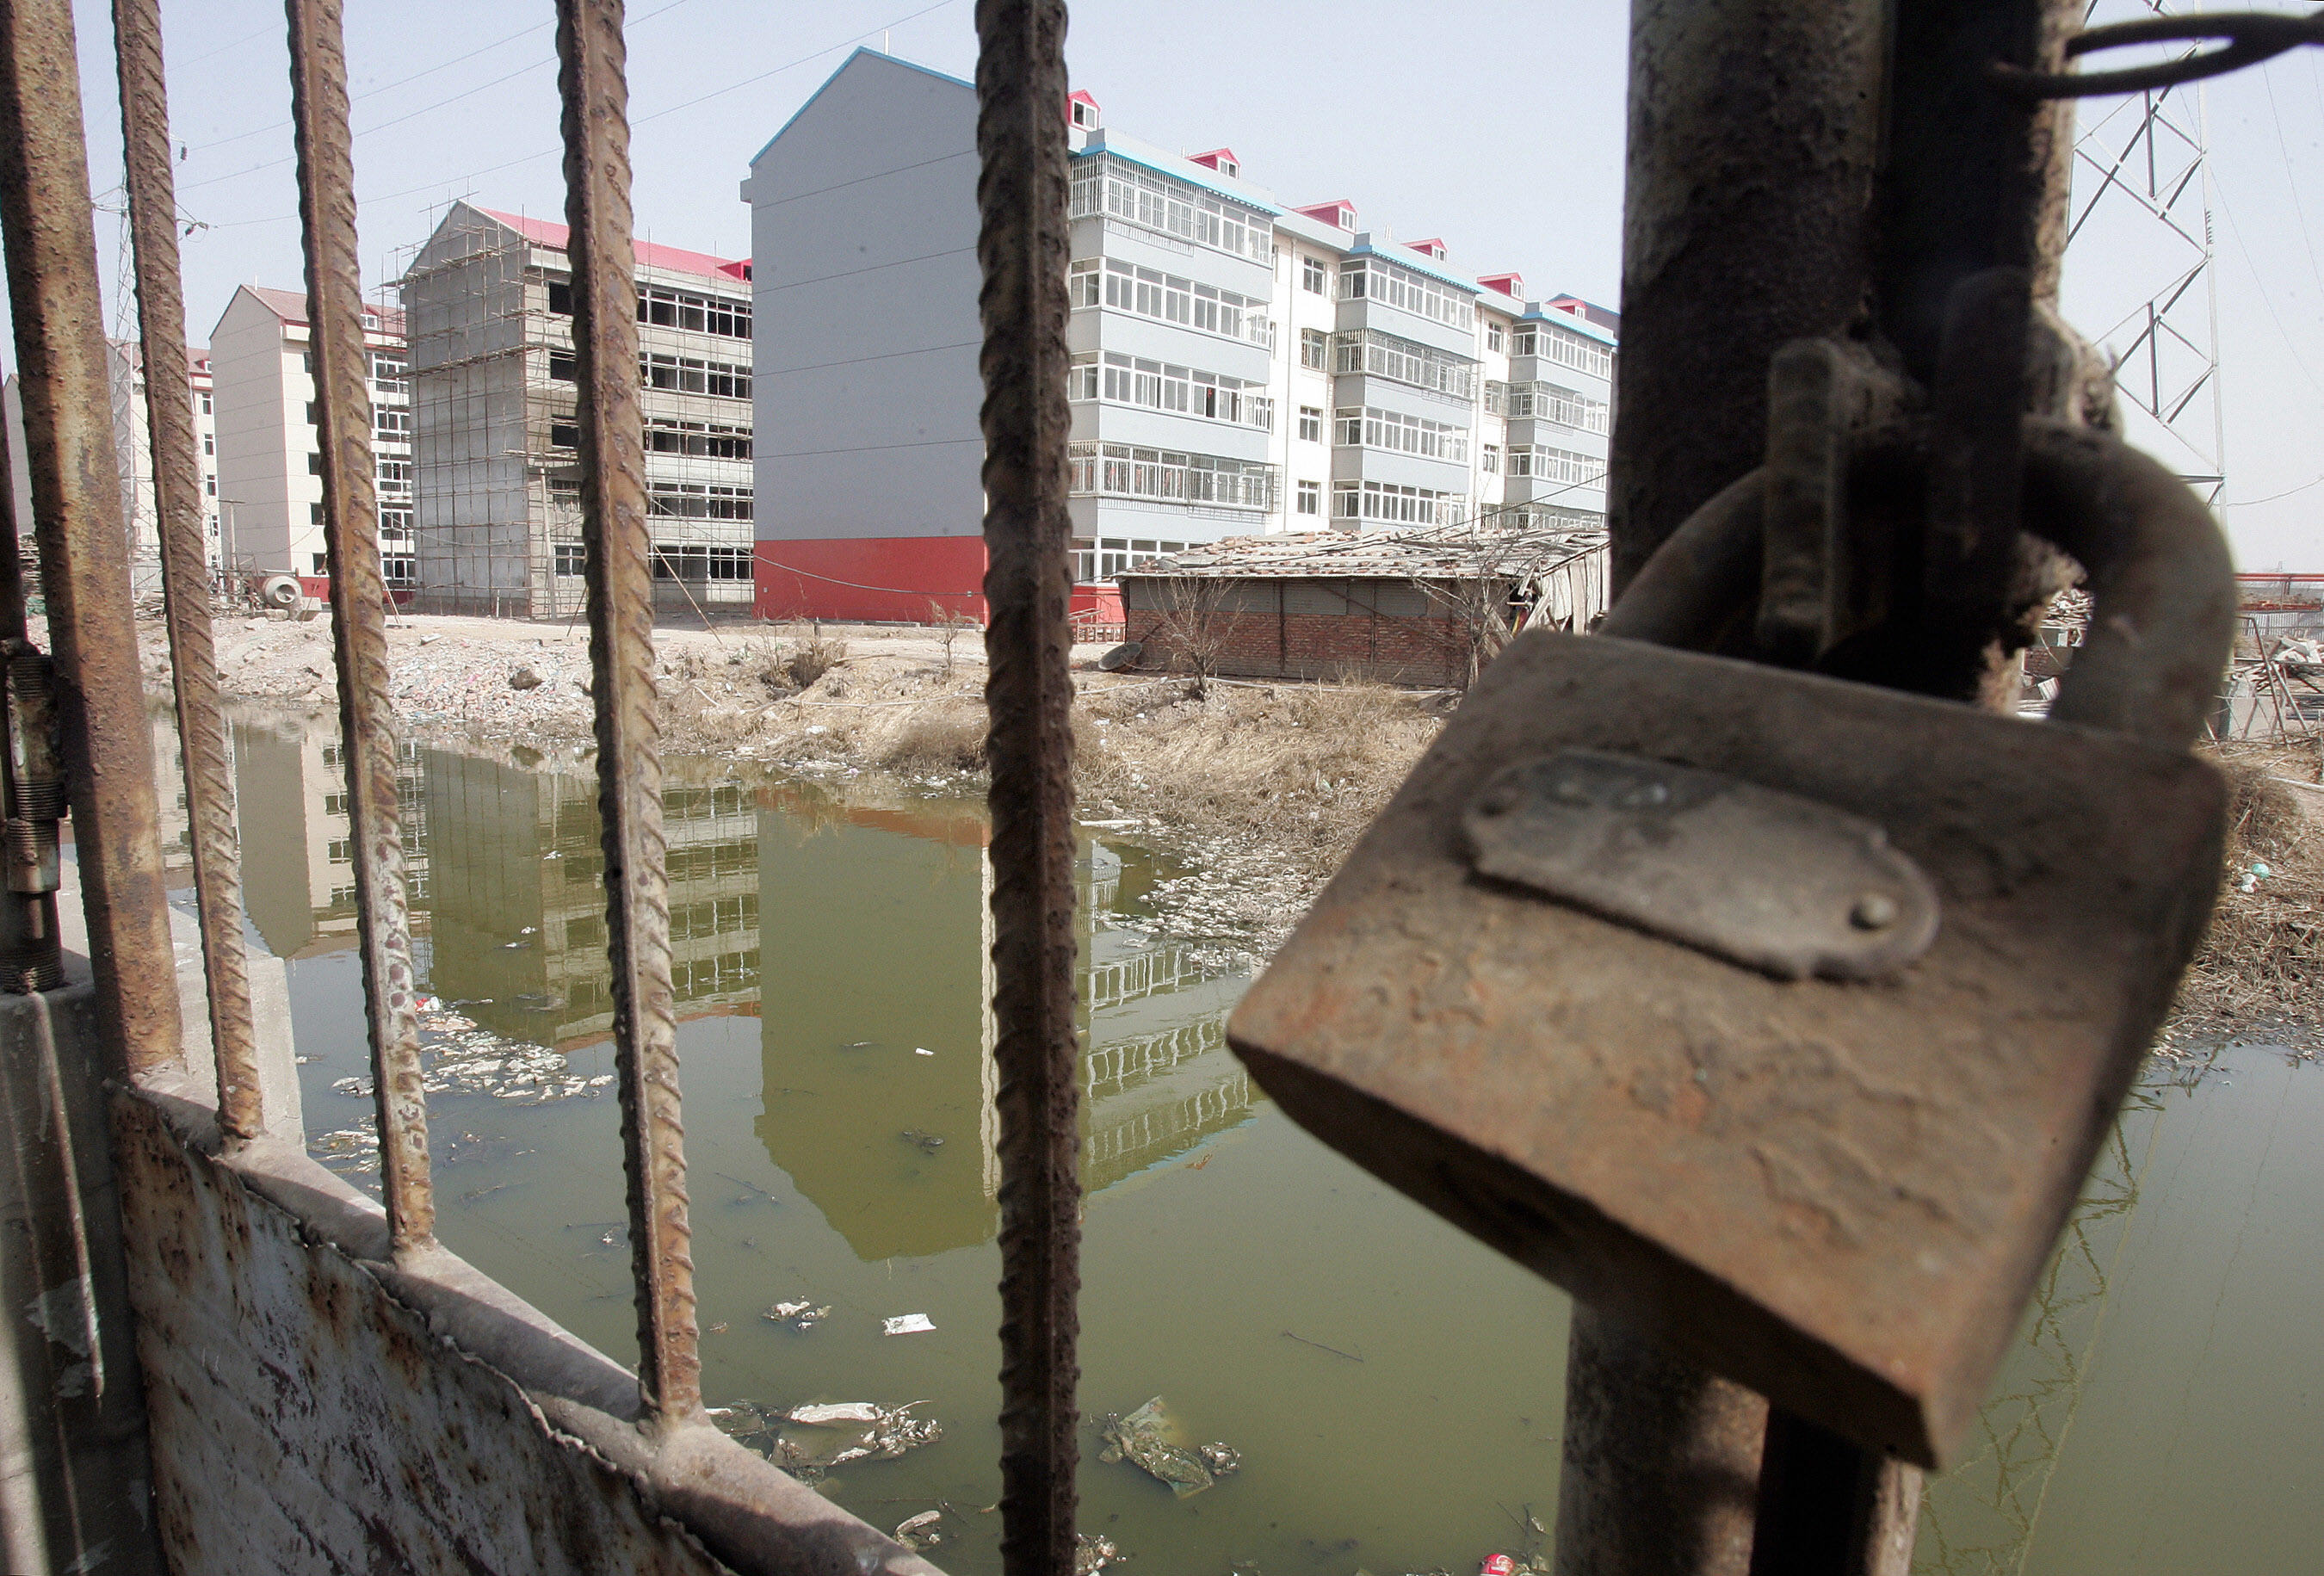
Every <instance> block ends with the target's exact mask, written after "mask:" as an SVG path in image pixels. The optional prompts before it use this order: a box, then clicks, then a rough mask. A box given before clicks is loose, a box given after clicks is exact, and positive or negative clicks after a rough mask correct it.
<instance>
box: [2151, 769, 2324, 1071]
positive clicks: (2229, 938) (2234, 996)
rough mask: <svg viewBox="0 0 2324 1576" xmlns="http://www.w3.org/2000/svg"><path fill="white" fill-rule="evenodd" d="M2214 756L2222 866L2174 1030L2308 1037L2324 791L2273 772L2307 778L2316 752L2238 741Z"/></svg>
mask: <svg viewBox="0 0 2324 1576" xmlns="http://www.w3.org/2000/svg"><path fill="white" fill-rule="evenodd" d="M2218 761H2219V764H2220V765H2221V766H2222V767H2223V768H2225V769H2226V770H2227V776H2228V781H2229V784H2230V788H2231V797H2230V799H2229V806H2228V832H2227V861H2226V868H2225V870H2224V871H2222V873H2221V880H2220V886H2219V903H2218V911H2217V912H2216V913H2215V914H2214V915H2213V916H2212V919H2211V928H2210V932H2209V935H2206V936H2205V937H2204V941H2203V948H2202V951H2201V952H2199V953H2198V954H2196V957H2195V962H2194V964H2193V966H2191V967H2190V969H2189V970H2188V972H2187V980H2186V983H2185V984H2184V985H2183V986H2182V987H2181V990H2180V993H2179V1006H2178V1013H2177V1018H2176V1019H2175V1021H2174V1024H2173V1028H2172V1032H2173V1035H2174V1037H2178V1038H2181V1039H2186V1038H2209V1037H2221V1036H2237V1037H2244V1036H2250V1035H2253V1034H2255V1033H2269V1034H2281V1033H2282V1032H2283V1031H2285V1030H2291V1031H2292V1033H2293V1036H2294V1037H2298V1038H2301V1039H2303V1040H2305V1039H2310V1038H2312V1037H2314V1036H2315V1034H2316V1033H2317V1028H2316V1027H2315V1026H2314V1025H2313V1023H2312V1021H2303V1020H2313V1019H2314V1018H2315V1017H2316V1015H2317V1003H2318V1002H2319V1000H2324V994H2319V992H2324V795H2319V794H2313V793H2309V792H2307V791H2305V790H2303V789H2301V788H2293V787H2291V786H2288V785H2287V784H2286V783H2284V782H2282V781H2280V780H2277V779H2282V778H2292V779H2297V780H2301V781H2306V780H2308V779H2310V778H2311V777H2312V776H2313V775H2314V770H2315V767H2314V761H2315V751H2312V750H2303V751H2297V752H2294V751H2282V750H2274V749H2241V750H2236V751H2233V752H2232V753H2223V754H2222V755H2221V756H2220V757H2218ZM2303 799H2309V800H2312V801H2316V802H2314V803H2302V800H2303ZM2261 869H2264V871H2265V872H2266V873H2265V874H2261V873H2260V870H2261ZM2246 884H2248V885H2249V887H2250V890H2248V891H2246V890H2245V887H2246Z"/></svg>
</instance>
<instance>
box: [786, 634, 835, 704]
mask: <svg viewBox="0 0 2324 1576" xmlns="http://www.w3.org/2000/svg"><path fill="white" fill-rule="evenodd" d="M846 660H847V642H846V641H843V640H840V639H839V638H837V637H836V636H832V635H825V633H824V632H823V625H821V624H820V623H815V624H810V625H808V626H807V637H806V638H805V639H804V640H801V641H799V642H798V645H797V646H796V647H794V648H793V649H792V650H791V654H790V656H789V657H788V659H786V660H785V661H784V663H783V671H784V673H785V674H786V675H787V676H788V677H789V679H790V681H791V682H792V683H793V684H795V685H797V686H798V687H799V688H801V689H805V688H806V687H807V686H808V685H810V684H813V683H814V682H815V681H816V679H818V678H821V677H823V676H824V675H825V674H826V673H828V672H830V671H831V670H832V669H833V668H836V667H838V666H839V665H840V664H841V663H842V662H844V661H846Z"/></svg>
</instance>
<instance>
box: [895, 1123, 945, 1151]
mask: <svg viewBox="0 0 2324 1576" xmlns="http://www.w3.org/2000/svg"><path fill="white" fill-rule="evenodd" d="M896 1136H897V1137H898V1138H901V1139H903V1140H904V1142H906V1143H907V1144H910V1145H913V1146H915V1147H918V1149H919V1151H920V1152H921V1153H922V1154H924V1155H933V1154H935V1153H936V1151H937V1150H938V1149H941V1148H943V1147H944V1140H943V1139H942V1138H938V1137H936V1135H935V1134H934V1133H924V1132H922V1131H920V1130H919V1129H918V1128H906V1129H904V1130H903V1131H902V1132H900V1133H898V1134H897V1135H896Z"/></svg>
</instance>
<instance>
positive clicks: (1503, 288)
mask: <svg viewBox="0 0 2324 1576" xmlns="http://www.w3.org/2000/svg"><path fill="white" fill-rule="evenodd" d="M1477 282H1478V283H1479V284H1481V285H1483V286H1484V287H1485V288H1486V289H1487V290H1499V291H1500V292H1501V293H1502V294H1503V295H1505V296H1521V295H1523V294H1525V275H1523V274H1521V273H1480V274H1479V275H1478V276H1477Z"/></svg>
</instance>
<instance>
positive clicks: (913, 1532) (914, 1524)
mask: <svg viewBox="0 0 2324 1576" xmlns="http://www.w3.org/2000/svg"><path fill="white" fill-rule="evenodd" d="M943 1520H944V1512H943V1511H941V1510H923V1511H921V1512H920V1513H919V1514H918V1516H906V1517H905V1518H904V1519H903V1520H901V1521H899V1522H898V1523H897V1524H896V1541H897V1542H898V1543H899V1544H903V1545H904V1546H905V1547H906V1548H908V1549H932V1548H934V1547H936V1545H937V1544H940V1543H942V1542H944V1533H943V1532H942V1530H941V1529H940V1528H939V1527H938V1525H937V1524H938V1523H939V1522H941V1521H943Z"/></svg>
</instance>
